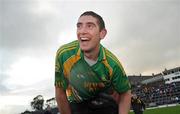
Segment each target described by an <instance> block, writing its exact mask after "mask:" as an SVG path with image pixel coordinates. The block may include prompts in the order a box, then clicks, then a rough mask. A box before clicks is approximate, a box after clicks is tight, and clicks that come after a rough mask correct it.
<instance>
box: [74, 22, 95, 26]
mask: <svg viewBox="0 0 180 114" xmlns="http://www.w3.org/2000/svg"><path fill="white" fill-rule="evenodd" d="M82 24H83V23H81V22H78V23H77V24H76V25H82ZM86 24H88V25H89V24H91V25H94V26H96V24H95V23H93V22H87V23H86Z"/></svg>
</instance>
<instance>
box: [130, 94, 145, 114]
mask: <svg viewBox="0 0 180 114" xmlns="http://www.w3.org/2000/svg"><path fill="white" fill-rule="evenodd" d="M131 106H132V109H133V111H134V113H135V114H143V111H144V110H145V104H144V102H143V101H142V100H141V99H140V97H138V96H137V95H136V94H133V95H132V98H131Z"/></svg>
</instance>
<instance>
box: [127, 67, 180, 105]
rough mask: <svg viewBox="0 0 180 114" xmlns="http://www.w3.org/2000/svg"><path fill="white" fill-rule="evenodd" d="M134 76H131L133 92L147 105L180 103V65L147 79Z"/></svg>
mask: <svg viewBox="0 0 180 114" xmlns="http://www.w3.org/2000/svg"><path fill="white" fill-rule="evenodd" d="M134 77H135V78H134ZM134 77H131V76H129V80H130V82H131V84H132V92H133V93H136V94H137V95H138V96H139V97H141V99H142V100H143V101H144V102H145V104H146V106H147V107H153V106H159V105H165V104H176V103H180V67H176V68H173V69H170V70H167V69H165V70H164V71H163V72H162V73H159V74H157V75H152V76H148V77H147V78H146V79H145V78H144V79H142V77H145V76H134ZM137 80H140V81H139V82H137ZM134 81H135V82H136V83H133V82H134Z"/></svg>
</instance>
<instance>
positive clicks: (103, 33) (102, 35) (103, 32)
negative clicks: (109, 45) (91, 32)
mask: <svg viewBox="0 0 180 114" xmlns="http://www.w3.org/2000/svg"><path fill="white" fill-rule="evenodd" d="M106 34H107V30H106V29H105V28H104V29H102V30H101V31H100V38H101V40H102V39H104V37H105V36H106Z"/></svg>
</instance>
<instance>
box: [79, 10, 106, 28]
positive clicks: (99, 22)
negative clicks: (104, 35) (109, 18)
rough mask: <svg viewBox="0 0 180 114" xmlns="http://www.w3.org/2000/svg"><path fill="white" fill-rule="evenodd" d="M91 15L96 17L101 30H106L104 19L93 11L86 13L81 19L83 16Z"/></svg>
mask: <svg viewBox="0 0 180 114" xmlns="http://www.w3.org/2000/svg"><path fill="white" fill-rule="evenodd" d="M89 15H90V16H93V17H95V18H96V19H97V20H98V24H99V28H100V30H102V29H104V28H105V23H104V20H103V18H102V17H101V16H100V15H98V14H97V13H95V12H93V11H86V12H84V13H83V14H81V15H80V17H81V16H89Z"/></svg>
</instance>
